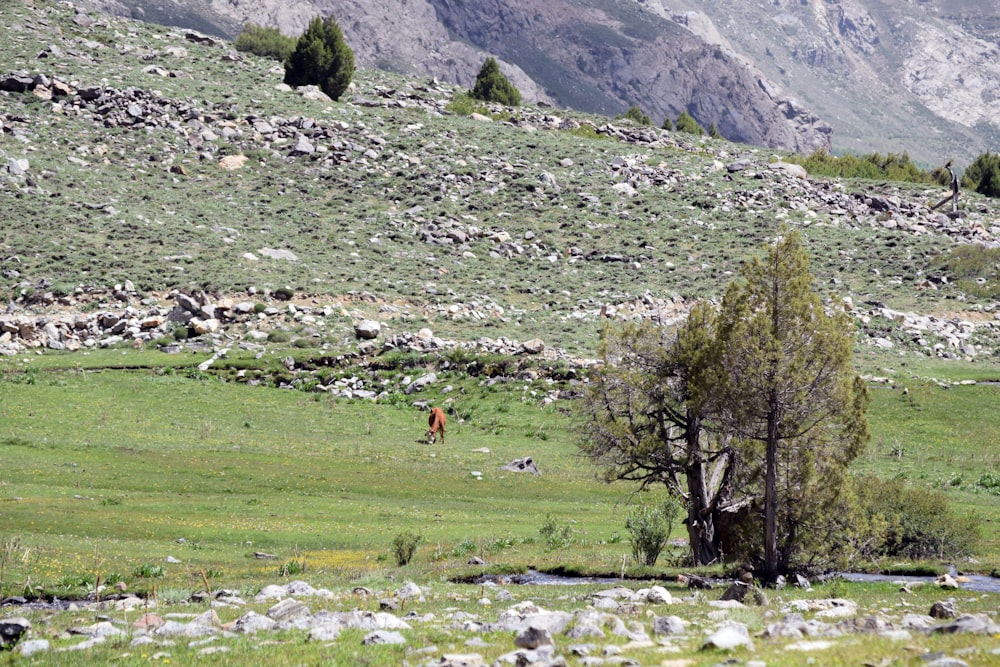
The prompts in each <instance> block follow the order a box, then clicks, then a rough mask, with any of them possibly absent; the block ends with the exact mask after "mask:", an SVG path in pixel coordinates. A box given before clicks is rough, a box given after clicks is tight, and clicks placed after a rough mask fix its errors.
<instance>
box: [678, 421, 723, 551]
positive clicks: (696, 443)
mask: <svg viewBox="0 0 1000 667" xmlns="http://www.w3.org/2000/svg"><path fill="white" fill-rule="evenodd" d="M688 418H689V423H688V432H687V450H688V465H687V470H686V471H685V476H686V477H687V483H688V496H689V498H690V499H689V502H688V518H687V529H688V542H689V543H690V545H691V562H692V564H693V565H694V566H696V567H697V566H700V565H708V564H710V563H712V562H714V561H716V560H718V558H719V545H718V540H717V539H716V536H715V512H714V511H713V510H712V499H710V498H709V491H708V488H707V486H706V484H705V459H704V457H703V456H702V451H701V442H700V435H701V420H699V419H698V418H697V417H694V416H692V415H691V414H690V413H689V415H688Z"/></svg>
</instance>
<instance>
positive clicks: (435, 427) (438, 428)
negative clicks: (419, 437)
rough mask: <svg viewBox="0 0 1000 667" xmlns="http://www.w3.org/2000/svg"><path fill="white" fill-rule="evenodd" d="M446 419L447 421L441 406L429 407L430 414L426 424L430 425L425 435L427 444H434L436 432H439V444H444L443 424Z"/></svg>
mask: <svg viewBox="0 0 1000 667" xmlns="http://www.w3.org/2000/svg"><path fill="white" fill-rule="evenodd" d="M446 421H448V418H447V417H445V416H444V410H442V409H441V408H431V416H430V417H429V418H428V419H427V425H428V426H430V428H429V429H427V436H426V437H427V440H428V444H431V445H433V444H434V442H435V441H436V440H437V434H438V433H441V444H442V445H443V444H444V424H445V422H446Z"/></svg>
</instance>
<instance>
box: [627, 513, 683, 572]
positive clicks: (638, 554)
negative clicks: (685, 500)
mask: <svg viewBox="0 0 1000 667" xmlns="http://www.w3.org/2000/svg"><path fill="white" fill-rule="evenodd" d="M680 510H681V508H680V505H679V504H678V503H677V501H676V500H675V499H673V498H669V499H668V500H667V501H665V502H664V503H663V504H662V505H640V506H638V507H635V508H633V509H632V510H631V511H630V512H629V513H628V515H627V516H626V517H625V529H626V530H627V531H628V534H629V541H630V542H631V544H632V557H633V558H635V562H636V564H637V565H647V566H650V567H652V566H653V565H656V561H657V559H658V558H659V557H660V553H662V552H663V548H664V547H666V546H667V539H668V538H669V537H670V531H671V529H673V526H674V519H675V518H677V515H678V513H679V512H680Z"/></svg>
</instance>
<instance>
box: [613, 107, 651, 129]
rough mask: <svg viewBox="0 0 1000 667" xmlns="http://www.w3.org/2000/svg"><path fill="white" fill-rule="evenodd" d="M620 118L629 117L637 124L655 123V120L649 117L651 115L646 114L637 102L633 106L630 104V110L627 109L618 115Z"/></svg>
mask: <svg viewBox="0 0 1000 667" xmlns="http://www.w3.org/2000/svg"><path fill="white" fill-rule="evenodd" d="M618 118H625V119H628V120H630V121H632V122H633V123H635V124H636V125H652V124H653V121H652V120H651V119H650V118H649V116H647V115H646V114H644V113H643V112H642V109H640V108H639V105H637V104H633V105H632V106H630V107H629V108H628V111H626V112H625V113H623V114H622V115H620V116H618Z"/></svg>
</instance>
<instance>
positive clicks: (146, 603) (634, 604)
mask: <svg viewBox="0 0 1000 667" xmlns="http://www.w3.org/2000/svg"><path fill="white" fill-rule="evenodd" d="M734 585H735V584H734ZM956 585H957V584H956ZM904 588H905V587H904ZM441 595H442V593H441V592H440V591H437V590H435V589H434V588H432V587H426V588H421V587H420V586H417V585H416V584H414V583H412V582H405V583H404V584H403V585H401V586H400V587H399V588H397V589H395V590H393V591H384V592H381V593H378V594H376V592H375V591H372V590H371V589H368V588H365V587H361V586H359V587H355V588H353V589H352V590H350V591H342V592H336V591H331V590H328V589H324V588H320V589H317V588H313V587H312V586H311V585H309V584H308V583H307V582H305V581H293V582H291V583H289V584H286V585H269V586H266V587H264V588H263V589H262V590H261V591H260V592H259V593H257V594H256V595H254V596H253V597H252V598H244V597H243V596H242V595H241V594H240V592H239V591H231V590H218V591H214V592H212V593H211V594H209V593H207V592H204V591H202V592H199V593H196V594H195V595H194V596H192V598H191V600H190V601H188V604H190V605H193V606H196V607H207V610H206V611H201V612H197V611H195V612H184V611H181V610H179V609H178V608H177V607H176V606H173V609H175V610H171V606H165V607H163V608H162V609H161V605H158V604H157V603H156V602H155V601H152V600H145V599H142V598H139V597H136V596H133V595H128V594H124V593H122V594H118V593H114V594H108V595H107V596H106V597H104V598H103V599H102V600H101V601H96V600H95V601H92V602H86V603H73V604H72V605H71V608H70V611H72V612H75V613H82V612H88V613H93V614H95V615H96V617H97V621H96V622H94V623H91V624H89V625H87V624H81V623H79V622H75V623H73V624H72V625H68V626H64V627H63V629H59V630H56V631H54V632H53V630H54V629H50V630H49V631H48V632H46V635H47V636H48V637H51V638H52V640H50V639H48V638H42V637H39V636H38V635H37V631H36V630H35V628H34V624H33V623H32V622H31V620H30V619H28V618H26V617H24V616H17V617H8V618H5V619H3V620H0V629H2V630H3V640H4V641H3V643H4V644H7V645H8V646H13V647H14V650H15V651H16V652H17V653H18V654H20V655H21V656H22V657H29V656H35V657H36V658H38V657H43V656H45V655H47V654H50V653H52V652H65V651H87V650H91V649H93V648H94V647H97V646H100V645H102V644H105V643H106V642H108V641H115V642H118V643H119V644H120V645H122V646H124V647H127V649H140V648H141V649H142V650H143V651H144V652H151V653H153V659H154V660H169V659H171V657H173V655H174V652H176V653H183V654H185V655H188V654H191V655H196V656H209V655H219V654H225V653H227V652H229V651H230V650H231V648H230V644H231V643H232V642H233V641H234V640H236V639H237V638H240V637H255V638H259V641H266V638H267V637H268V636H269V635H271V634H272V633H276V632H279V631H285V632H294V633H299V634H302V635H304V636H305V641H307V642H315V643H321V644H326V645H333V644H337V643H343V642H344V641H345V638H344V637H343V636H342V635H343V633H344V631H345V630H349V629H354V630H360V631H361V632H362V639H361V645H363V646H364V645H378V644H395V645H402V646H405V647H406V651H407V659H408V662H409V663H410V664H419V665H422V666H426V667H477V666H483V665H486V664H492V665H495V666H497V667H500V666H502V665H508V664H518V665H520V664H532V665H536V666H538V667H555V666H557V665H566V664H567V660H568V659H578V660H580V661H581V664H586V665H611V664H639V663H638V662H636V661H635V659H634V658H632V657H630V656H632V655H637V654H638V653H639V652H644V654H648V651H649V650H650V649H654V650H655V651H657V652H658V653H676V652H680V651H683V650H692V649H693V650H698V649H700V650H709V649H711V650H722V651H726V652H733V651H745V650H750V651H752V650H753V649H754V646H755V641H756V642H761V643H768V644H782V645H783V650H784V651H786V652H789V653H790V654H794V655H818V656H822V655H824V654H826V653H827V652H829V651H831V650H836V647H837V646H839V645H841V644H842V643H843V642H845V641H846V642H849V641H851V637H852V636H857V635H877V636H879V637H882V638H885V639H886V640H889V641H891V642H894V645H897V646H900V647H901V648H900V650H902V646H903V644H902V643H901V642H910V641H913V640H914V638H915V637H918V636H920V635H933V634H955V635H969V636H970V637H975V636H977V635H996V634H997V633H998V632H1000V626H998V625H997V623H996V622H995V620H994V619H993V618H992V617H991V616H989V615H987V614H960V613H958V612H957V610H956V608H955V607H956V604H955V602H954V601H953V600H951V601H942V602H938V603H935V604H934V605H932V607H931V609H930V611H929V612H928V613H927V614H921V613H915V612H914V611H913V610H912V609H910V608H909V605H907V604H906V603H905V601H904V602H903V604H902V605H898V604H897V605H895V606H894V607H892V608H888V609H887V608H884V607H883V608H882V609H880V610H878V611H874V612H871V611H867V610H863V609H860V608H859V605H858V604H857V603H856V602H854V601H853V600H849V599H843V598H814V599H808V598H807V599H797V600H792V601H790V602H788V603H781V602H779V603H775V604H774V605H773V606H774V607H775V610H774V611H775V612H776V613H774V614H773V615H771V616H770V618H771V620H770V621H769V622H768V623H767V625H766V627H764V629H763V630H762V631H760V632H757V633H755V634H754V635H753V636H751V632H750V630H749V628H748V626H747V625H746V624H744V623H742V622H740V621H738V620H736V619H735V618H733V616H734V615H738V614H739V613H740V610H742V609H745V607H746V605H744V603H742V602H739V601H736V600H732V599H726V597H727V596H726V595H724V596H723V599H721V600H714V599H708V600H706V598H705V595H704V594H703V593H701V592H698V593H696V594H694V595H692V596H690V597H683V598H682V597H675V596H674V595H672V594H671V593H670V591H668V590H667V589H666V588H664V587H662V586H659V585H652V586H648V587H643V588H633V587H628V586H625V585H619V586H615V587H612V588H606V589H603V590H597V591H595V592H593V593H590V594H586V595H581V596H578V597H574V598H572V599H571V600H569V601H568V604H567V605H566V607H565V609H545V608H542V607H541V606H539V605H537V604H535V603H534V602H532V601H531V600H530V599H528V598H524V599H521V600H519V601H517V600H518V598H519V597H522V596H521V595H520V592H519V593H518V594H517V595H515V594H514V593H512V592H511V590H510V589H509V588H507V587H503V586H497V585H495V584H491V585H490V586H489V587H487V586H483V587H482V592H481V594H480V596H479V598H478V600H475V602H476V604H478V607H479V608H480V609H481V611H479V612H469V611H463V610H461V609H458V608H454V609H452V610H451V611H449V612H447V613H445V614H443V615H441V616H437V615H436V614H434V613H427V612H421V610H420V608H421V606H422V605H424V604H426V603H427V601H428V600H429V599H431V598H434V597H439V596H441ZM448 595H449V597H450V599H451V600H452V601H453V604H454V603H460V602H463V601H470V602H471V601H473V598H471V597H469V594H468V593H465V592H460V591H451V592H450V593H448ZM473 597H474V596H473ZM757 598H758V601H757V602H756V604H763V605H768V606H771V603H770V602H769V601H768V600H767V599H766V598H767V596H766V595H764V594H763V593H762V592H761V593H759V595H758V596H757ZM368 599H373V600H374V599H378V601H379V607H380V610H379V611H371V610H367V609H365V607H367V606H369V605H368V604H366V601H367V600H368ZM11 602H16V601H14V600H10V601H7V603H8V604H9V603H11ZM494 602H497V603H506V606H505V608H503V609H500V610H498V611H496V612H493V611H491V607H492V605H493V604H494ZM747 604H754V603H753V602H749V601H748V603H747ZM403 605H405V606H408V607H409V608H410V611H409V612H407V613H406V614H405V615H402V616H400V615H398V614H397V613H394V611H395V610H397V609H399V608H400V607H401V606H403ZM695 605H697V606H699V607H706V606H707V609H708V610H709V611H708V613H707V614H705V612H704V611H703V610H702V611H695V608H694V606H695ZM315 607H320V609H319V610H317V611H313V608H315ZM359 607H361V608H360V609H359ZM181 609H183V608H181ZM256 609H262V610H264V611H263V613H261V612H259V611H256ZM345 609H346V610H345ZM129 612H132V613H133V614H138V618H135V620H131V621H129V620H128V619H129ZM133 618H134V617H133ZM223 619H227V620H223ZM48 623H51V619H50V620H49V621H48ZM415 628H418V629H422V630H429V629H436V632H444V633H447V634H449V635H450V634H456V633H460V634H462V635H465V636H470V635H471V638H469V639H468V640H467V641H466V642H465V644H464V646H463V648H464V649H465V650H466V652H463V653H457V652H455V650H451V651H447V650H445V651H442V649H440V648H439V647H437V646H434V645H426V646H423V645H421V646H416V645H412V640H411V639H410V638H408V637H409V636H411V635H412V634H413V631H414V629H415ZM498 633H499V634H501V635H502V636H507V637H509V639H508V640H507V641H509V642H510V643H509V645H508V646H507V647H506V652H505V653H503V654H502V655H500V657H498V658H496V659H495V660H494V661H492V662H488V661H487V660H485V659H484V658H483V656H482V654H481V653H479V652H477V650H476V649H477V648H481V647H487V646H489V645H490V644H489V641H492V640H491V639H488V638H490V637H495V636H497V634H498ZM54 644H55V645H54ZM994 653H996V651H994ZM931 659H932V660H933V659H934V656H931ZM926 664H928V665H940V666H941V667H943V666H944V665H948V666H949V667H960V666H961V665H965V664H966V663H965V662H963V661H961V660H959V659H957V658H954V657H946V656H941V657H940V658H938V659H937V661H928V662H926Z"/></svg>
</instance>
